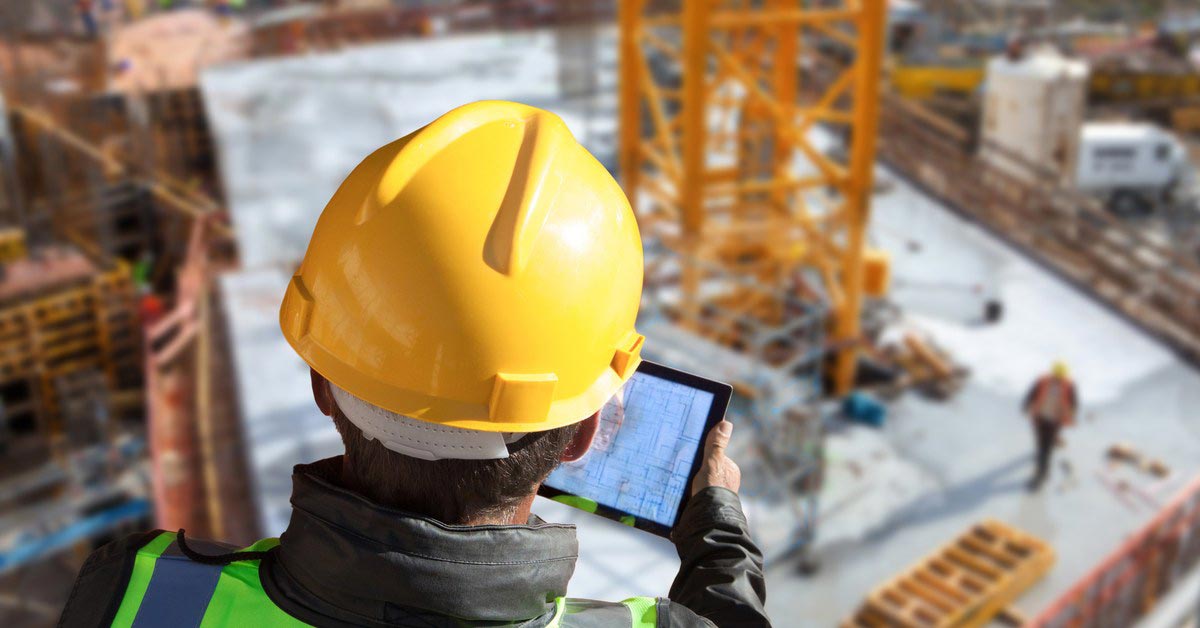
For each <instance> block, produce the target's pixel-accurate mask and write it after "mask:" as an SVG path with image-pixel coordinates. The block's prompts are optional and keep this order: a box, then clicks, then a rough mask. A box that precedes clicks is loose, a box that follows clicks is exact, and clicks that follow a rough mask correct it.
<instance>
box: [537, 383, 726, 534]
mask: <svg viewBox="0 0 1200 628" xmlns="http://www.w3.org/2000/svg"><path fill="white" fill-rule="evenodd" d="M622 393H623V394H622V395H620V396H619V397H618V398H617V399H614V400H613V401H612V402H609V403H608V404H607V405H606V406H605V407H604V409H603V410H601V412H600V426H599V430H598V431H597V433H596V437H595V440H593V441H592V447H591V449H589V450H588V452H587V454H586V455H584V456H583V458H581V459H579V460H577V461H575V462H569V463H564V464H562V465H559V467H558V468H557V469H555V470H554V472H553V473H551V474H550V477H549V478H547V480H546V485H547V486H549V487H552V488H554V489H557V490H559V491H562V492H564V493H569V494H571V495H577V496H579V497H584V498H587V499H589V500H592V501H595V502H597V503H598V504H600V505H603V506H607V507H609V508H613V509H616V510H619V511H621V512H624V513H628V514H630V515H633V516H634V517H637V518H641V519H648V520H650V521H653V522H655V523H658V524H660V525H662V526H665V527H668V528H669V527H670V526H672V525H674V524H675V518H676V516H677V515H678V514H679V506H680V501H681V499H682V497H683V495H684V492H685V491H687V490H688V483H689V480H690V476H691V473H692V469H693V463H694V462H695V460H696V456H698V455H700V441H701V440H702V439H703V438H704V434H705V425H706V422H707V420H708V418H709V411H710V410H711V409H712V405H713V401H714V398H715V395H714V394H713V393H711V392H708V391H705V390H700V389H697V388H692V387H690V386H687V385H685V384H682V383H679V382H674V381H670V380H667V379H663V378H661V377H657V376H654V375H649V374H646V373H643V372H640V371H639V372H637V373H635V374H634V375H633V377H632V378H630V380H629V382H628V383H627V384H625V387H624V389H623V391H622Z"/></svg>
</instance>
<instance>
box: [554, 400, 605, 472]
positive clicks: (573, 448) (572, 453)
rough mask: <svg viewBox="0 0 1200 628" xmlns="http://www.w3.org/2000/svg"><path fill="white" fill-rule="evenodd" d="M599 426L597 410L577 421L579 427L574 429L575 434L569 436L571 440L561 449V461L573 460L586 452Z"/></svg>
mask: <svg viewBox="0 0 1200 628" xmlns="http://www.w3.org/2000/svg"><path fill="white" fill-rule="evenodd" d="M599 427H600V413H599V412H597V413H596V414H593V415H592V416H590V417H588V418H586V419H584V420H582V421H580V422H579V429H577V430H575V436H574V437H572V438H571V442H570V443H568V444H567V448H566V449H565V450H564V451H563V455H562V458H560V460H562V461H563V462H575V461H576V460H579V459H580V458H582V457H583V454H586V453H587V450H588V449H590V448H591V446H592V439H593V438H595V437H596V430H597V429H599Z"/></svg>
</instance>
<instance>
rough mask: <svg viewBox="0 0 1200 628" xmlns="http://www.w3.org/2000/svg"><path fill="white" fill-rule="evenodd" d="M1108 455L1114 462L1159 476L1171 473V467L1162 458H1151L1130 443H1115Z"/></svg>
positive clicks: (1162, 476)
mask: <svg viewBox="0 0 1200 628" xmlns="http://www.w3.org/2000/svg"><path fill="white" fill-rule="evenodd" d="M1106 455H1107V457H1108V460H1109V462H1112V463H1125V464H1129V465H1132V466H1133V467H1134V468H1136V469H1138V470H1139V471H1143V472H1145V473H1149V474H1150V475H1153V476H1154V477H1157V478H1165V477H1167V476H1168V475H1170V474H1171V467H1169V466H1167V464H1166V463H1165V462H1163V461H1162V460H1158V459H1154V458H1150V457H1148V456H1146V455H1145V454H1143V453H1142V452H1141V451H1139V450H1138V449H1137V448H1136V447H1134V446H1133V445H1131V444H1129V443H1115V444H1113V445H1112V446H1110V447H1109V448H1108V452H1107V454H1106Z"/></svg>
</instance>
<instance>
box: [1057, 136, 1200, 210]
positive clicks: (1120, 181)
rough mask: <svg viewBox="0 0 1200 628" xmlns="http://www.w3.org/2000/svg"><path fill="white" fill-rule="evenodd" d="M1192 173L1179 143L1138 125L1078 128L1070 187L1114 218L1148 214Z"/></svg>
mask: <svg viewBox="0 0 1200 628" xmlns="http://www.w3.org/2000/svg"><path fill="white" fill-rule="evenodd" d="M1194 177H1195V174H1194V168H1193V166H1192V165H1191V163H1190V162H1189V160H1188V153H1187V149H1186V147H1184V145H1183V143H1182V142H1180V141H1179V139H1178V138H1176V137H1175V136H1174V135H1172V134H1171V133H1169V132H1167V131H1165V130H1163V129H1161V128H1159V127H1157V126H1155V125H1153V124H1148V123H1141V122H1089V123H1085V124H1084V125H1083V129H1082V131H1081V137H1080V143H1079V156H1078V159H1077V161H1076V174H1075V184H1076V186H1077V187H1078V188H1079V189H1080V190H1081V191H1083V192H1087V193H1089V194H1093V195H1096V196H1098V197H1100V198H1101V199H1102V200H1104V201H1105V203H1106V204H1107V205H1108V208H1109V209H1110V210H1111V211H1112V212H1113V213H1115V214H1117V215H1120V216H1126V217H1132V216H1138V215H1144V214H1148V213H1150V212H1152V211H1154V209H1156V208H1158V207H1160V206H1163V205H1164V204H1168V203H1171V202H1172V201H1173V196H1174V195H1175V194H1176V193H1177V191H1179V190H1181V189H1184V188H1186V187H1188V186H1190V185H1191V183H1192V182H1193V180H1194Z"/></svg>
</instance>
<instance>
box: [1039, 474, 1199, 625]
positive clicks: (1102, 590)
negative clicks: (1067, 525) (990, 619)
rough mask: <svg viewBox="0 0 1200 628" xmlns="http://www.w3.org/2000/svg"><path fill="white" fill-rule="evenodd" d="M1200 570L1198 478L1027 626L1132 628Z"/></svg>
mask: <svg viewBox="0 0 1200 628" xmlns="http://www.w3.org/2000/svg"><path fill="white" fill-rule="evenodd" d="M1198 565H1200V476H1197V477H1196V478H1195V479H1193V480H1192V481H1191V483H1189V484H1188V485H1187V486H1186V487H1185V488H1184V489H1183V490H1182V491H1180V492H1179V493H1178V494H1177V495H1176V496H1175V497H1174V498H1172V499H1171V501H1170V502H1168V503H1167V506H1166V507H1165V508H1163V509H1162V511H1161V512H1159V513H1158V514H1157V515H1156V516H1155V517H1154V519H1153V520H1151V521H1150V522H1149V523H1147V524H1146V525H1145V526H1144V527H1143V528H1142V529H1141V530H1139V531H1138V532H1137V533H1136V534H1134V535H1133V536H1132V537H1130V538H1129V540H1127V541H1126V542H1125V543H1124V544H1123V545H1121V547H1119V548H1118V549H1117V551H1115V552H1113V553H1112V554H1110V555H1109V556H1108V557H1107V558H1105V559H1104V560H1103V561H1101V562H1100V564H1099V565H1098V566H1096V567H1095V568H1094V569H1092V571H1091V572H1089V573H1088V574H1087V575H1086V576H1084V578H1083V579H1082V580H1080V581H1079V582H1077V583H1076V584H1075V585H1074V586H1073V587H1071V588H1070V589H1069V590H1068V591H1067V592H1066V593H1064V594H1063V595H1062V597H1060V598H1058V599H1057V600H1056V601H1055V602H1054V603H1053V604H1051V605H1050V606H1049V607H1047V608H1046V610H1044V611H1042V613H1041V614H1040V615H1038V616H1037V617H1036V618H1034V619H1033V621H1032V622H1030V624H1029V626H1031V627H1032V628H1060V627H1072V628H1074V627H1083V626H1086V627H1088V628H1107V627H1112V628H1126V627H1128V626H1133V625H1134V624H1135V623H1136V622H1137V620H1138V619H1139V618H1140V617H1142V616H1144V615H1145V614H1146V613H1147V612H1149V611H1150V609H1151V608H1153V606H1154V605H1155V603H1157V602H1158V601H1159V600H1160V599H1161V598H1162V597H1163V596H1164V595H1165V594H1166V593H1167V592H1168V591H1170V590H1171V587H1172V586H1174V585H1175V584H1176V583H1177V582H1178V581H1179V580H1182V579H1183V578H1184V577H1186V576H1187V575H1188V573H1190V572H1191V570H1193V569H1195V568H1196V567H1197V566H1198Z"/></svg>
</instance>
